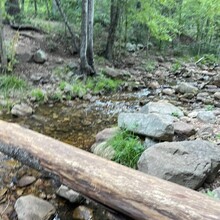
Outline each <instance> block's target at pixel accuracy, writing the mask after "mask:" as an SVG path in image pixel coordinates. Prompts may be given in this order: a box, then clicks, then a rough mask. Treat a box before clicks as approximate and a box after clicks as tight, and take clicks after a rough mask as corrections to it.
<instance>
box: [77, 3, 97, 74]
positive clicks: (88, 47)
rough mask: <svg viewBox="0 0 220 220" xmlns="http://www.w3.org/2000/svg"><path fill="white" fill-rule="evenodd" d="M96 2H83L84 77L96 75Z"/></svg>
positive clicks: (81, 65) (82, 52) (81, 50)
mask: <svg viewBox="0 0 220 220" xmlns="http://www.w3.org/2000/svg"><path fill="white" fill-rule="evenodd" d="M93 18H94V1H93V0H82V21H81V46H80V71H81V73H82V74H83V75H84V76H88V75H94V74H95V69H94V61H93Z"/></svg>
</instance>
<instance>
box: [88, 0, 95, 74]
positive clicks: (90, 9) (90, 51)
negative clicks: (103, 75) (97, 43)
mask: <svg viewBox="0 0 220 220" xmlns="http://www.w3.org/2000/svg"><path fill="white" fill-rule="evenodd" d="M87 22H88V31H87V41H88V44H87V59H88V64H89V66H90V67H91V68H92V71H93V72H92V74H94V73H95V68H94V52H93V23H94V0H89V1H88V20H87Z"/></svg>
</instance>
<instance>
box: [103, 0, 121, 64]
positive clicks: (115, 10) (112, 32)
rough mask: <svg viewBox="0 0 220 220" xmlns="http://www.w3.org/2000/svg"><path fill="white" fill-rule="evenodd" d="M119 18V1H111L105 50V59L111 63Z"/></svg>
mask: <svg viewBox="0 0 220 220" xmlns="http://www.w3.org/2000/svg"><path fill="white" fill-rule="evenodd" d="M119 17H120V0H111V11H110V27H109V32H108V39H107V44H106V50H105V57H106V58H107V59H108V60H110V61H112V60H113V47H114V43H115V37H116V30H117V26H118V22H119Z"/></svg>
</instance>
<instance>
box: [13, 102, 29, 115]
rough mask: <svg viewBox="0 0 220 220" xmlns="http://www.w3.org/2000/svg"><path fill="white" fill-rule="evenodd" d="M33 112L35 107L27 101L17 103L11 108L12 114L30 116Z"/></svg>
mask: <svg viewBox="0 0 220 220" xmlns="http://www.w3.org/2000/svg"><path fill="white" fill-rule="evenodd" d="M32 113H33V109H32V108H31V106H29V105H27V104H26V103H21V104H16V105H14V106H13V107H12V109H11V114H12V115H14V116H28V115H31V114H32Z"/></svg>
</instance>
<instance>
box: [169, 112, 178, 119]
mask: <svg viewBox="0 0 220 220" xmlns="http://www.w3.org/2000/svg"><path fill="white" fill-rule="evenodd" d="M171 115H172V116H174V117H176V118H179V117H180V115H179V114H178V112H172V114H171Z"/></svg>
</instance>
